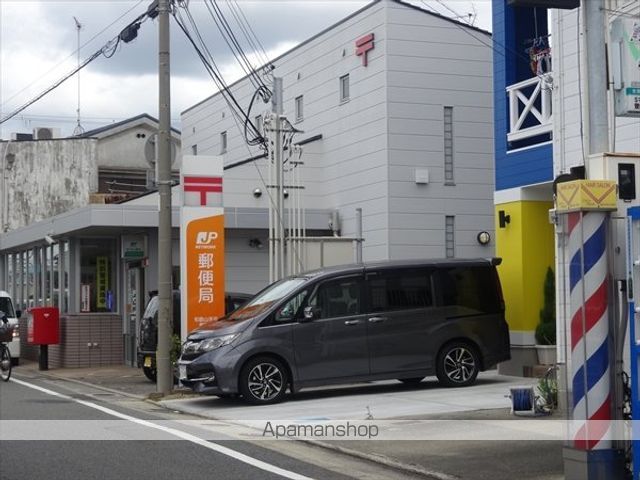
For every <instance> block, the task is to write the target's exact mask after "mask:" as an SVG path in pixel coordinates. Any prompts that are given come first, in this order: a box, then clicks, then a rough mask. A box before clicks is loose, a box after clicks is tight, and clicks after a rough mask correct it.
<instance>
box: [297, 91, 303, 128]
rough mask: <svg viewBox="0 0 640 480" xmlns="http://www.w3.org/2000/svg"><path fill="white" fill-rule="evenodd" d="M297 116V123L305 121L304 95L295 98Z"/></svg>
mask: <svg viewBox="0 0 640 480" xmlns="http://www.w3.org/2000/svg"><path fill="white" fill-rule="evenodd" d="M295 115H296V122H301V121H302V120H304V95H298V96H297V97H296V98H295Z"/></svg>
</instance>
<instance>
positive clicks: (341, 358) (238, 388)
mask: <svg viewBox="0 0 640 480" xmlns="http://www.w3.org/2000/svg"><path fill="white" fill-rule="evenodd" d="M499 264H500V259H498V258H494V259H472V260H461V259H460V260H458V259H446V260H423V261H388V262H379V263H372V264H368V265H351V266H340V267H331V268H326V269H322V270H316V271H313V272H308V273H304V274H300V275H298V276H294V277H289V278H285V279H283V280H280V281H278V282H276V283H274V284H272V285H270V286H269V287H267V288H266V289H264V290H262V291H261V292H259V293H258V294H257V295H256V296H255V297H254V298H253V299H252V300H251V301H250V302H249V303H247V304H246V305H244V306H243V307H241V308H239V309H237V310H235V311H234V312H233V313H231V314H230V315H228V316H226V317H225V318H223V319H221V320H219V321H218V322H215V323H213V324H210V325H206V326H203V327H201V328H200V329H198V330H195V331H193V332H192V333H191V334H190V335H189V336H188V338H187V341H186V342H185V343H184V345H183V347H182V355H181V357H180V360H179V361H178V367H179V377H180V381H181V382H182V384H183V385H186V386H188V387H190V388H191V389H192V390H194V391H195V392H201V393H205V394H212V395H219V396H229V395H234V394H241V395H242V396H243V397H244V399H245V400H246V401H247V402H249V403H252V404H268V403H275V402H278V401H280V400H282V399H283V398H284V395H285V393H286V390H287V388H290V390H291V391H292V392H296V391H298V390H300V389H302V388H305V387H310V386H316V385H325V384H335V383H345V382H355V381H364V380H385V379H398V380H400V381H402V382H404V383H408V384H417V383H419V382H420V381H421V380H422V379H423V378H424V377H425V376H428V375H434V374H435V375H437V377H438V379H439V381H440V383H441V384H442V385H444V386H447V387H462V386H466V385H471V384H472V383H474V381H475V380H476V376H477V375H478V372H479V371H483V370H486V369H489V368H491V367H493V366H494V365H496V364H497V363H499V362H503V361H505V360H509V359H510V356H511V355H510V344H509V331H508V327H507V323H506V321H505V317H504V309H505V306H504V301H503V297H502V289H501V287H500V280H499V278H498V273H497V270H496V265H499Z"/></svg>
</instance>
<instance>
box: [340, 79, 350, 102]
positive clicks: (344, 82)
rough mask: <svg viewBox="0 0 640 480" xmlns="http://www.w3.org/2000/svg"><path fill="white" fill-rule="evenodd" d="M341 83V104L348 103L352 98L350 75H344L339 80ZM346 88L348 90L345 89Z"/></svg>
mask: <svg viewBox="0 0 640 480" xmlns="http://www.w3.org/2000/svg"><path fill="white" fill-rule="evenodd" d="M339 83H340V103H345V102H348V101H349V99H350V98H351V83H350V80H349V74H348V73H347V74H346V75H342V76H341V77H340V79H339ZM345 87H346V88H345Z"/></svg>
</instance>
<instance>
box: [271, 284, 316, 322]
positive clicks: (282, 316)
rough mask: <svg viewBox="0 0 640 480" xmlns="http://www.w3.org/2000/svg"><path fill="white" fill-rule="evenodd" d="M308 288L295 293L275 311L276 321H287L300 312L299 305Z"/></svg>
mask: <svg viewBox="0 0 640 480" xmlns="http://www.w3.org/2000/svg"><path fill="white" fill-rule="evenodd" d="M307 293H308V290H303V291H301V292H300V293H298V294H297V295H295V296H294V297H293V298H292V299H291V300H289V301H288V302H287V303H285V304H284V306H283V307H282V308H281V309H279V310H278V311H277V312H276V316H275V321H276V322H287V321H289V320H294V319H295V318H297V317H298V315H299V313H300V307H301V306H302V303H303V302H304V299H305V298H306V297H307Z"/></svg>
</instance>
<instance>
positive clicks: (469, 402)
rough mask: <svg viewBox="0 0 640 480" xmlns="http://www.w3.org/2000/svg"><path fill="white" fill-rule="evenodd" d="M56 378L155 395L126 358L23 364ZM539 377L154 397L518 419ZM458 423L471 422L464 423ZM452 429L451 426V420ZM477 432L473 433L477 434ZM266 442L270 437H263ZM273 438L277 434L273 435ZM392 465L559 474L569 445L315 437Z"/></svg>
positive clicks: (236, 416)
mask: <svg viewBox="0 0 640 480" xmlns="http://www.w3.org/2000/svg"><path fill="white" fill-rule="evenodd" d="M20 370H22V371H29V372H32V373H38V374H42V375H46V376H50V377H53V378H62V379H65V380H69V381H73V382H78V383H83V384H88V385H91V386H94V387H98V388H101V389H104V390H106V391H110V392H118V393H121V394H124V395H128V396H131V397H134V398H138V399H148V398H149V396H153V395H154V394H155V392H156V386H155V384H153V383H152V382H150V381H149V380H148V379H147V378H146V377H145V376H144V374H143V373H142V370H141V369H138V368H134V367H130V366H126V365H119V366H112V367H100V368H80V369H52V370H48V371H38V365H37V363H27V362H25V363H24V365H20V366H19V367H16V370H15V372H16V373H19V372H20ZM535 382H536V380H535V379H531V378H520V377H507V376H501V375H498V374H497V373H496V372H495V371H493V372H485V373H483V374H481V375H480V376H479V378H478V382H477V384H476V385H474V386H472V387H467V388H464V389H447V388H442V387H440V386H439V385H438V383H437V381H435V379H431V378H428V379H426V380H425V381H424V382H422V384H420V386H418V387H414V388H407V387H405V386H403V385H401V384H399V383H398V382H393V381H389V382H372V383H362V384H357V385H348V386H347V385H345V386H332V387H323V388H316V389H309V390H304V391H302V392H300V393H298V394H297V395H295V396H289V397H288V399H287V401H285V402H283V403H280V404H276V405H269V406H248V405H246V404H244V403H243V402H242V401H241V400H240V399H220V398H217V397H207V396H200V395H195V394H192V393H191V391H190V390H185V389H182V388H178V389H176V391H175V392H176V394H175V395H172V396H171V397H169V398H166V399H164V400H161V401H157V402H154V403H156V404H157V405H161V406H163V407H165V408H167V409H170V410H177V411H181V412H184V413H189V414H193V415H197V416H200V417H204V418H209V419H214V420H222V421H225V422H228V423H234V421H235V422H242V421H247V420H271V421H277V420H288V421H297V422H300V421H305V420H306V421H310V420H311V421H313V420H342V421H346V420H352V421H357V420H365V419H370V420H374V421H376V420H378V421H384V420H415V421H419V420H459V421H461V422H464V421H468V420H484V421H491V420H514V421H518V418H519V417H514V416H513V415H511V413H510V400H509V399H508V398H505V395H507V394H508V393H509V387H510V386H515V385H530V384H534V383H535ZM456 425H457V426H458V428H460V426H464V424H462V425H461V424H459V423H458V424H456ZM443 428H446V427H443ZM470 438H472V437H471V436H470ZM262 442H265V440H262ZM266 442H268V443H272V444H273V443H275V441H269V440H266ZM309 443H313V444H316V445H318V446H321V447H323V448H329V449H331V450H336V451H340V452H343V453H346V454H348V455H352V456H355V457H359V458H364V459H367V460H370V461H374V462H377V463H381V464H383V465H386V466H391V467H394V468H399V469H402V470H404V471H405V472H413V473H416V474H418V475H420V476H422V477H424V478H439V479H440V480H455V479H459V478H460V479H473V480H482V479H485V478H486V479H491V480H502V479H504V480H510V479H512V478H516V477H518V478H521V479H530V480H534V479H535V480H559V479H562V478H563V474H562V469H563V466H562V445H561V443H560V442H546V441H508V442H507V441H479V440H463V441H460V440H455V441H453V440H450V441H426V440H423V441H404V440H394V441H376V440H373V441H356V440H349V441H337V440H331V441H316V440H313V441H309Z"/></svg>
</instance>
